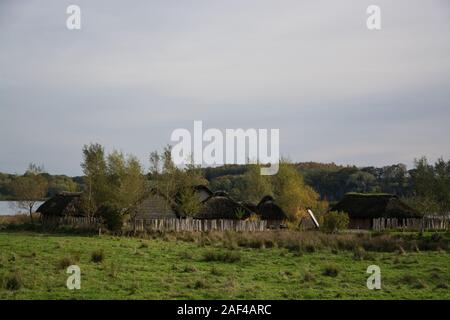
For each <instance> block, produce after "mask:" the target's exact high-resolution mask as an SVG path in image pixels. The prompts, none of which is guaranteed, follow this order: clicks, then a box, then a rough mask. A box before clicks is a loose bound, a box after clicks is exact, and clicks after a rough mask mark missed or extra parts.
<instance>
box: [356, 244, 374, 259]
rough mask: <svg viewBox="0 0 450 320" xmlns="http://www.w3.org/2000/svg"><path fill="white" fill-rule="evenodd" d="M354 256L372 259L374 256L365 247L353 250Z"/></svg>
mask: <svg viewBox="0 0 450 320" xmlns="http://www.w3.org/2000/svg"><path fill="white" fill-rule="evenodd" d="M353 258H354V259H355V260H371V259H373V257H372V256H371V255H370V254H369V253H367V252H366V250H364V248H363V247H356V248H355V249H354V250H353Z"/></svg>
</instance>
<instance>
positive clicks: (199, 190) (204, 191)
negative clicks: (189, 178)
mask: <svg viewBox="0 0 450 320" xmlns="http://www.w3.org/2000/svg"><path fill="white" fill-rule="evenodd" d="M194 190H195V192H196V194H197V195H198V198H199V200H200V202H202V203H203V202H205V201H206V200H208V199H209V198H211V197H212V196H213V192H212V191H211V190H209V188H208V187H207V186H205V185H202V184H201V185H197V186H195V187H194Z"/></svg>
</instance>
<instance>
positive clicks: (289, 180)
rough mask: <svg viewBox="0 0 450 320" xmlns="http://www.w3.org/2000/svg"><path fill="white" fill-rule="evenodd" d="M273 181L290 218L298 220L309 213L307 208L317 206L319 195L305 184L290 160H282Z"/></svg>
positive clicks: (276, 195) (277, 197)
mask: <svg viewBox="0 0 450 320" xmlns="http://www.w3.org/2000/svg"><path fill="white" fill-rule="evenodd" d="M271 182H272V190H273V193H274V196H275V199H276V201H277V203H278V205H279V206H280V207H281V208H282V209H283V211H284V212H285V213H286V214H287V215H288V218H289V220H291V221H298V220H299V219H300V218H302V217H304V216H305V215H306V214H307V212H306V209H307V208H316V207H317V204H318V200H319V195H318V194H317V193H316V192H315V191H314V190H313V189H312V188H311V187H309V186H307V185H306V184H305V182H304V180H303V177H302V175H301V174H300V173H299V172H298V171H297V169H295V167H294V166H292V165H291V164H290V163H289V162H288V161H286V160H282V161H281V162H280V167H279V170H278V173H277V174H276V175H274V176H271Z"/></svg>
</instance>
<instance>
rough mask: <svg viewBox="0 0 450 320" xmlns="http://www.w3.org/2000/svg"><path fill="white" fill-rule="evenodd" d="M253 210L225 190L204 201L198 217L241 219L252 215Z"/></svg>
mask: <svg viewBox="0 0 450 320" xmlns="http://www.w3.org/2000/svg"><path fill="white" fill-rule="evenodd" d="M251 213H252V211H250V210H249V209H248V208H247V207H245V206H243V205H242V204H240V203H239V202H237V201H234V200H233V199H231V197H230V196H229V195H228V194H227V193H226V192H223V191H218V192H215V193H214V194H213V195H212V196H211V197H209V198H208V199H207V200H206V201H205V202H203V205H202V208H201V209H200V212H199V213H198V214H197V215H196V218H197V219H233V220H240V219H246V218H248V217H250V215H251Z"/></svg>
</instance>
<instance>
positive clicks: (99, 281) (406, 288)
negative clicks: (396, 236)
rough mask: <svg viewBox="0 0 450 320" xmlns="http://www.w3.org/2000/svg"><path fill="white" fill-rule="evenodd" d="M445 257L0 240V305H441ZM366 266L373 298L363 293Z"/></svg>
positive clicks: (155, 242) (105, 240)
mask: <svg viewBox="0 0 450 320" xmlns="http://www.w3.org/2000/svg"><path fill="white" fill-rule="evenodd" d="M93 256H94V257H93ZM449 258H450V255H449V253H448V252H445V251H442V250H440V251H439V250H438V251H420V252H370V253H369V252H367V253H365V254H364V255H358V254H355V252H353V251H351V250H330V249H319V250H309V252H308V251H305V252H296V251H293V250H288V249H286V248H278V247H273V248H242V247H237V248H233V249H227V248H224V247H214V246H213V245H204V244H201V243H195V242H187V241H179V240H173V239H172V240H170V239H165V240H164V239H162V238H157V239H148V240H144V239H138V238H126V237H112V236H100V237H99V236H69V235H46V234H37V233H24V232H1V233H0V281H1V288H0V299H450V289H449V287H448V285H449V283H450V259H449ZM93 259H94V260H96V261H97V262H94V261H92V260H93ZM70 264H77V265H79V266H80V268H81V289H80V290H68V289H67V288H66V279H67V277H68V276H69V275H68V274H66V268H67V266H68V265H70ZM372 264H376V265H378V266H380V268H381V277H382V280H381V281H382V289H381V290H369V289H367V287H366V280H367V277H368V276H369V274H367V273H366V269H367V267H368V266H369V265H372Z"/></svg>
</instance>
